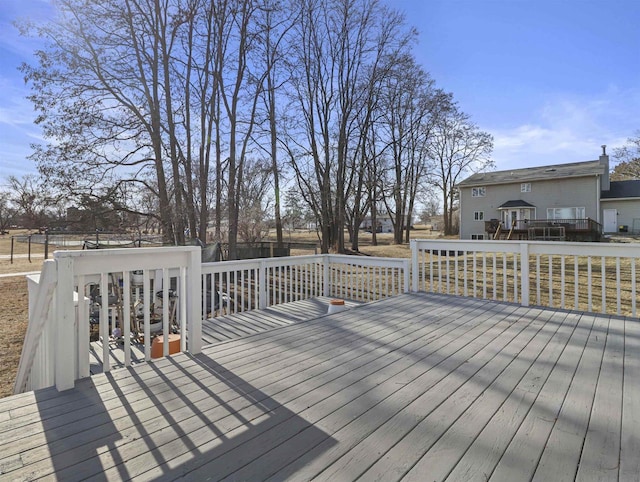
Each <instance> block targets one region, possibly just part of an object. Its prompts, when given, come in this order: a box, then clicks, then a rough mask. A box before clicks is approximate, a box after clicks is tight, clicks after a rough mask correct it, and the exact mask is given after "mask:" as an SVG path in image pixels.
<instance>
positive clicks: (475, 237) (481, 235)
mask: <svg viewBox="0 0 640 482" xmlns="http://www.w3.org/2000/svg"><path fill="white" fill-rule="evenodd" d="M471 239H475V240H483V239H484V234H472V235H471Z"/></svg>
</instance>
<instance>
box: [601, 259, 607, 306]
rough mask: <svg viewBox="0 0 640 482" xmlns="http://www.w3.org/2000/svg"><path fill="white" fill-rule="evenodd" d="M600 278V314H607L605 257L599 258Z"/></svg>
mask: <svg viewBox="0 0 640 482" xmlns="http://www.w3.org/2000/svg"><path fill="white" fill-rule="evenodd" d="M600 277H601V278H602V308H601V310H600V311H601V312H602V313H606V312H607V264H606V261H605V257H604V256H602V257H600Z"/></svg>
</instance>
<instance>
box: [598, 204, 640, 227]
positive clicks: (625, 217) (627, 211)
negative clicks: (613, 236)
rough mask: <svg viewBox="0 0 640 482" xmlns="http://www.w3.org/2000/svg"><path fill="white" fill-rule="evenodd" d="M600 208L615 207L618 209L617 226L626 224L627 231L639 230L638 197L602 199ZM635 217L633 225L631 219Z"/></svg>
mask: <svg viewBox="0 0 640 482" xmlns="http://www.w3.org/2000/svg"><path fill="white" fill-rule="evenodd" d="M600 202H601V205H602V209H603V210H604V209H616V210H617V211H618V219H617V221H616V224H617V226H628V232H629V233H634V234H638V233H639V232H640V199H602V200H601V201H600ZM634 219H637V220H638V221H636V225H635V226H634V224H633V220H634Z"/></svg>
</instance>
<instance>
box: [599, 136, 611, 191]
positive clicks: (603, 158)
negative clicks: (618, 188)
mask: <svg viewBox="0 0 640 482" xmlns="http://www.w3.org/2000/svg"><path fill="white" fill-rule="evenodd" d="M601 147H602V154H600V164H601V165H602V167H603V168H604V172H603V173H602V181H601V182H600V189H601V190H603V191H608V190H609V189H611V183H610V182H609V156H608V155H607V146H606V145H602V146H601Z"/></svg>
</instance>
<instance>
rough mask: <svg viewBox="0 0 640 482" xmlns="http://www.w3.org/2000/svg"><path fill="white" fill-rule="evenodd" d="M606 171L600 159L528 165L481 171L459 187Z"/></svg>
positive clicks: (579, 175)
mask: <svg viewBox="0 0 640 482" xmlns="http://www.w3.org/2000/svg"><path fill="white" fill-rule="evenodd" d="M603 173H604V166H603V165H602V164H601V163H600V161H585V162H572V163H569V164H553V165H550V166H538V167H526V168H524V169H511V170H508V171H493V172H479V173H477V174H473V175H472V176H469V177H468V178H466V179H465V180H463V181H461V182H460V183H458V186H459V187H468V186H486V185H489V184H509V183H512V182H525V181H540V180H545V179H559V178H567V177H585V176H596V175H601V174H603Z"/></svg>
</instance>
